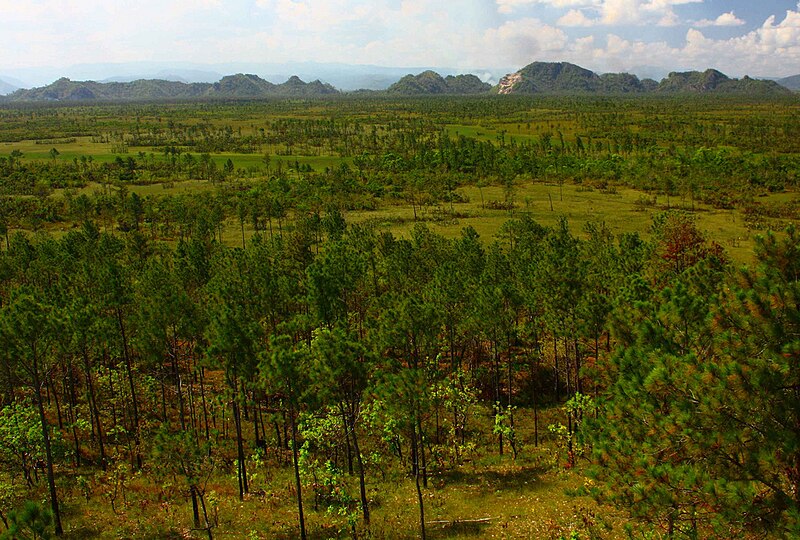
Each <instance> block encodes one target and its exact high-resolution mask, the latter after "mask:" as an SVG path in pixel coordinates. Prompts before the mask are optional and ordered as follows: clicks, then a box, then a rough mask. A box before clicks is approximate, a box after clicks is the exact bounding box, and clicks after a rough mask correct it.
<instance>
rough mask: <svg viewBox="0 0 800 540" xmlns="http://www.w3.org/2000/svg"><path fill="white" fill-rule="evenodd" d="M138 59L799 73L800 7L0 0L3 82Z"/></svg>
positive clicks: (540, 1) (467, 0)
mask: <svg viewBox="0 0 800 540" xmlns="http://www.w3.org/2000/svg"><path fill="white" fill-rule="evenodd" d="M148 61H149V62H153V61H158V62H193V63H201V64H222V63H226V62H239V63H247V62H252V63H272V62H275V63H286V62H320V63H331V62H337V63H347V64H370V65H380V66H392V67H416V66H425V67H449V68H456V69H463V70H464V71H471V70H473V71H474V70H479V69H480V68H494V69H497V68H508V69H509V70H515V69H519V68H521V67H523V66H525V65H527V64H529V63H531V62H533V61H569V62H573V63H576V64H579V65H581V66H583V67H587V68H589V69H593V70H594V71H597V72H620V71H627V72H632V73H637V74H640V75H641V74H643V73H644V74H647V73H648V72H651V71H652V72H658V71H673V70H688V69H698V70H703V69H706V68H709V67H713V68H716V69H719V70H720V71H722V72H724V73H727V74H728V75H731V76H735V77H741V76H743V75H745V74H748V75H751V76H756V77H758V76H772V77H784V76H789V75H796V74H800V2H797V1H796V0H792V1H781V0H725V1H723V0H437V1H431V0H235V1H223V0H136V2H134V3H131V2H127V1H125V2H123V1H119V0H25V1H20V0H0V75H1V74H2V73H3V72H4V70H15V69H21V68H36V67H44V66H51V67H52V66H55V67H58V66H70V65H75V64H93V63H123V62H148ZM109 75H111V74H109Z"/></svg>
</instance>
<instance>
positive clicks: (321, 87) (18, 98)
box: [3, 73, 339, 102]
mask: <svg viewBox="0 0 800 540" xmlns="http://www.w3.org/2000/svg"><path fill="white" fill-rule="evenodd" d="M338 93H339V91H338V90H336V89H335V88H334V87H333V86H331V85H329V84H326V83H323V82H320V81H319V80H315V81H312V82H310V83H306V82H304V81H303V80H301V79H300V78H299V77H297V76H292V77H290V78H289V79H288V80H287V81H286V82H284V83H281V84H274V83H271V82H269V81H266V80H264V79H262V78H261V77H259V76H258V75H252V74H244V73H237V74H235V75H228V76H225V77H222V78H221V79H220V80H219V81H217V82H215V83H203V82H195V83H185V82H181V81H168V80H164V79H138V80H135V81H130V82H116V81H112V82H96V81H73V80H71V79H68V78H66V77H62V78H60V79H58V80H56V81H54V82H53V83H51V84H49V85H47V86H41V87H38V88H31V89H28V90H24V89H21V90H16V91H15V92H13V93H11V94H9V95H7V96H5V98H4V99H3V100H4V101H10V102H22V101H132V100H160V99H161V100H163V99H199V98H211V99H213V98H219V99H226V98H228V99H251V98H260V97H270V96H281V97H309V96H315V95H331V94H338Z"/></svg>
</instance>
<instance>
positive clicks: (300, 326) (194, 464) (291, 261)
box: [0, 96, 800, 540]
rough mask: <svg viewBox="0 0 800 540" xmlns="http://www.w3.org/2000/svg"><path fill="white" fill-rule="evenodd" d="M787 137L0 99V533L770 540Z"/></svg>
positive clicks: (568, 119)
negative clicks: (3, 103)
mask: <svg viewBox="0 0 800 540" xmlns="http://www.w3.org/2000/svg"><path fill="white" fill-rule="evenodd" d="M612 105H613V106H612ZM796 113H797V104H796V101H795V100H794V99H787V100H773V101H760V100H745V99H743V98H741V97H728V98H724V99H723V98H715V99H714V100H710V99H701V98H697V99H684V98H681V100H680V101H677V100H674V99H673V98H670V97H663V96H662V97H653V96H639V97H636V98H633V97H631V98H614V99H613V101H612V100H611V99H610V98H583V99H578V98H569V97H549V98H538V99H532V98H528V97H520V96H505V97H459V98H453V97H440V98H417V99H410V98H402V97H386V96H384V97H372V98H364V97H346V98H345V97H336V98H330V99H325V100H273V101H251V102H239V103H213V104H210V103H199V104H198V103H194V104H190V103H179V104H127V105H123V104H114V105H102V106H101V105H93V106H86V107H67V106H53V105H48V106H43V105H26V106H19V107H7V108H3V109H0V178H2V181H0V190H2V193H0V225H1V226H2V229H0V238H2V242H0V248H1V249H0V462H2V464H3V466H2V468H0V522H2V525H0V529H2V531H1V532H0V537H8V538H17V537H26V538H27V537H31V538H40V537H47V536H48V535H50V534H56V535H63V536H65V537H68V538H86V537H107V538H111V537H115V538H117V537H125V538H154V537H164V538H178V537H198V538H203V537H204V538H209V539H213V538H214V537H215V536H217V537H219V536H229V535H235V536H238V537H252V538H298V537H302V538H376V539H380V538H387V539H389V538H419V537H423V538H462V537H493V536H497V537H509V538H552V539H554V540H555V539H561V538H571V539H573V538H581V539H583V538H630V537H633V538H730V537H732V536H738V537H742V538H784V537H794V536H796V535H797V534H798V531H799V529H798V520H797V516H798V493H800V489H799V488H798V486H800V483H798V478H800V473H798V471H797V463H799V462H800V453H798V450H797V449H798V447H800V444H798V442H797V441H796V440H795V439H796V437H797V434H796V431H797V430H796V423H797V422H796V418H795V417H794V413H793V412H792V411H794V410H796V409H797V407H798V403H797V395H796V391H795V390H796V387H797V385H798V384H800V383H798V381H797V380H796V379H797V373H796V371H797V369H796V365H795V364H796V363H797V355H798V344H797V328H796V326H797V323H798V307H797V294H798V291H797V288H798V282H797V276H798V268H797V265H798V261H800V257H798V253H797V251H798V246H800V237H798V235H797V232H796V230H795V229H794V225H795V224H796V222H797V220H798V197H797V191H796V190H797V182H798V173H800V148H799V147H798V144H800V143H798V140H800V139H798V137H797V135H798V131H799V130H800V126H798V123H797V120H796V118H797V115H796ZM771 230H778V231H780V232H777V233H773V232H770V231H771ZM756 235H757V236H756Z"/></svg>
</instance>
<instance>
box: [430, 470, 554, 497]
mask: <svg viewBox="0 0 800 540" xmlns="http://www.w3.org/2000/svg"><path fill="white" fill-rule="evenodd" d="M545 472H547V468H545V467H541V466H520V467H512V468H509V469H505V470H488V471H464V470H456V471H452V472H449V473H447V474H445V475H444V476H443V478H444V479H445V481H446V482H447V483H448V484H456V485H462V486H476V487H479V488H481V489H482V490H483V491H496V490H503V491H509V490H525V491H530V490H537V491H538V490H540V489H543V488H546V487H547V485H548V484H549V482H546V481H543V480H542V476H543V474H544V473H545Z"/></svg>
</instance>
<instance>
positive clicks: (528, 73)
mask: <svg viewBox="0 0 800 540" xmlns="http://www.w3.org/2000/svg"><path fill="white" fill-rule="evenodd" d="M494 91H496V92H497V93H499V94H539V93H546V94H559V93H565V94H623V93H625V94H627V93H645V92H659V93H670V92H673V93H692V94H697V93H719V94H745V95H749V96H781V95H788V94H791V91H790V90H788V89H786V88H784V87H782V86H780V85H779V84H777V83H776V82H774V81H764V80H757V79H751V78H750V77H744V78H742V79H732V78H730V77H728V76H727V75H725V74H723V73H720V72H719V71H717V70H714V69H709V70H706V71H704V72H699V71H689V72H684V73H676V72H673V73H670V74H669V76H668V77H667V78H665V79H664V80H662V81H661V82H660V83H657V82H656V81H654V80H652V79H642V80H640V79H639V78H638V77H637V76H636V75H631V74H629V73H606V74H604V75H598V74H596V73H594V72H593V71H590V70H588V69H585V68H582V67H580V66H576V65H575V64H570V63H568V62H556V63H553V62H534V63H532V64H529V65H527V66H525V67H524V68H522V69H521V70H519V71H517V72H516V73H512V74H509V75H506V76H505V77H503V78H502V79H501V80H500V84H498V85H497V86H496V87H495V89H494Z"/></svg>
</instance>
